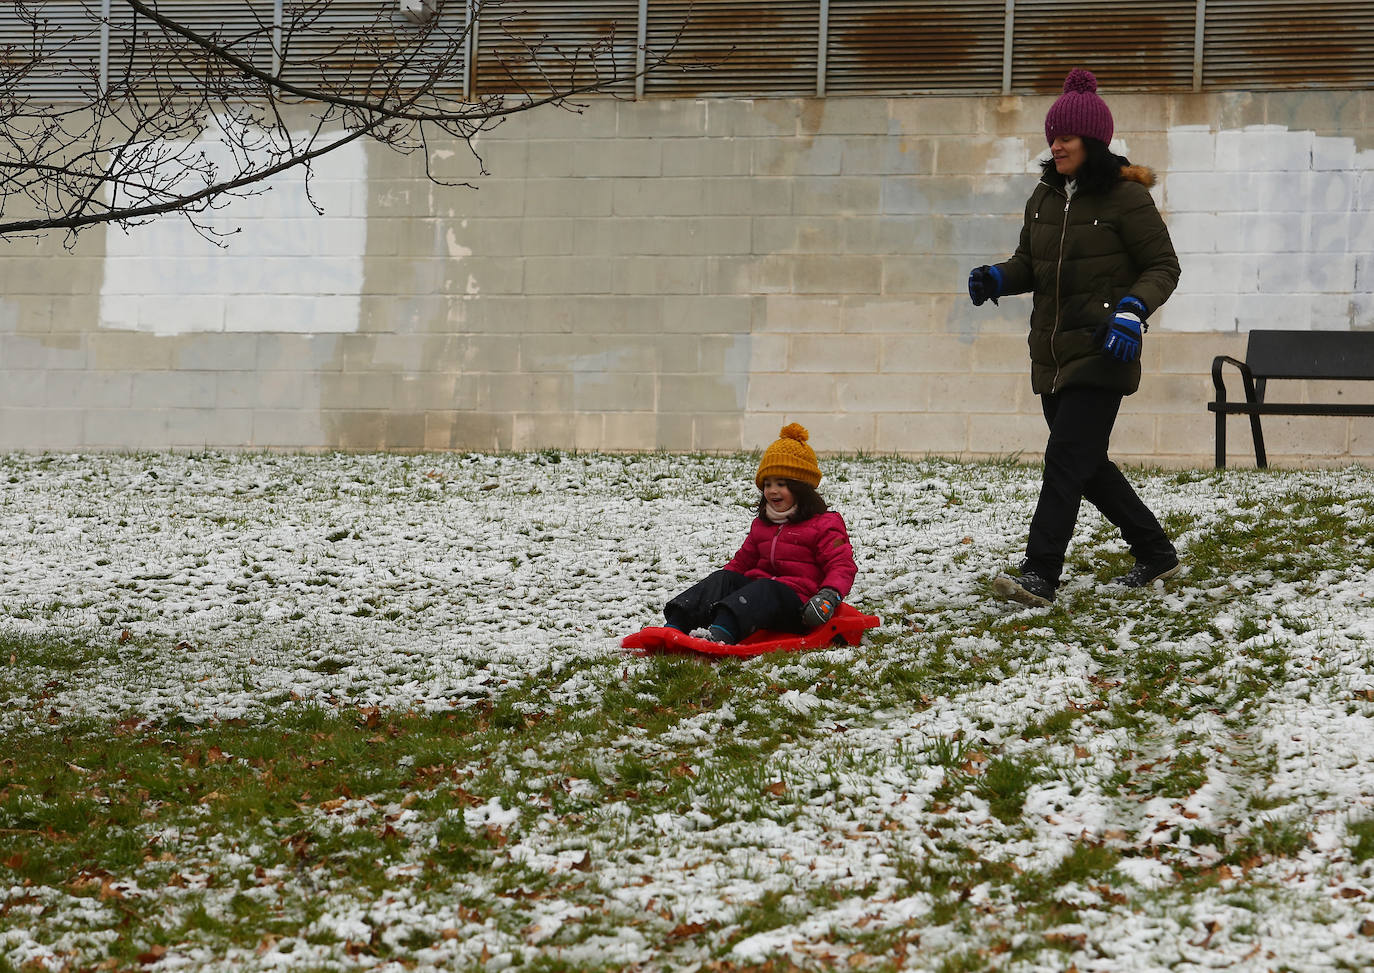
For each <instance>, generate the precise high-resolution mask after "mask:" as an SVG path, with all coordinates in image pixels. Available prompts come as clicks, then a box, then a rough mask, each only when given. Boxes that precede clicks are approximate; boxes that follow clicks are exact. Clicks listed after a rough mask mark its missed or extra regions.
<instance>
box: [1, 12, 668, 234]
mask: <svg viewBox="0 0 1374 973" xmlns="http://www.w3.org/2000/svg"><path fill="white" fill-rule="evenodd" d="M434 6H435V10H434V13H433V15H432V16H431V17H429V18H428V19H427V20H425V21H424V22H423V23H421V24H418V25H412V24H410V23H409V22H408V21H405V20H404V19H402V18H401V17H400V16H399V15H397V14H395V13H394V9H395V8H394V4H393V3H392V2H388V0H377V14H376V16H375V17H374V18H373V19H372V20H371V21H370V22H368V23H351V24H350V23H347V22H346V21H345V20H344V19H343V18H342V16H341V14H340V13H339V10H340V7H339V5H337V4H336V5H334V8H333V9H331V5H330V3H329V0H285V3H284V4H283V12H282V16H281V20H280V23H277V22H274V19H273V12H272V2H271V0H235V2H234V3H227V2H226V3H225V4H224V5H223V11H222V12H219V13H206V12H205V11H204V8H192V11H191V12H190V13H187V12H184V11H185V10H186V8H185V7H184V6H183V5H180V4H177V3H173V2H169V0H111V13H110V17H109V18H108V20H102V19H101V15H100V0H78V2H75V3H68V4H64V5H62V7H61V8H57V9H59V10H61V11H63V12H64V14H65V17H64V19H62V20H60V21H57V20H53V19H49V18H48V17H45V9H46V10H51V9H53V8H51V7H50V6H49V5H46V4H44V3H43V2H41V0H10V7H11V8H12V9H11V10H9V11H8V12H0V28H5V36H11V37H22V40H20V41H18V42H15V43H11V44H9V45H8V46H5V47H0V237H12V236H18V235H42V234H44V233H47V232H51V231H54V230H61V231H65V232H66V234H67V237H66V239H67V244H68V246H70V245H71V244H72V242H73V241H74V240H75V237H76V235H77V234H79V233H80V232H81V231H82V230H85V229H88V228H90V227H92V226H98V225H101V224H115V225H119V226H124V227H129V226H134V225H138V224H140V223H143V222H146V221H148V220H150V219H153V218H156V217H159V216H164V215H166V214H172V213H177V214H180V215H182V216H183V217H184V218H185V219H187V220H188V221H190V223H191V224H192V225H193V226H195V227H196V228H197V229H198V230H199V231H200V232H201V233H203V234H206V235H209V236H212V237H213V236H217V235H221V234H222V231H217V230H214V229H212V228H211V227H210V226H209V224H208V222H207V220H206V219H205V218H204V215H203V214H206V213H208V212H210V211H212V210H216V209H219V208H221V207H223V206H224V205H225V204H227V203H228V202H230V201H231V200H232V199H234V198H239V197H244V196H250V195H253V194H254V193H257V192H261V191H263V190H264V189H265V188H266V187H265V186H264V180H267V179H270V178H271V177H273V176H276V175H279V174H281V173H284V172H287V171H290V170H299V171H300V172H301V173H302V178H303V179H304V181H305V183H306V187H307V193H308V191H309V180H310V177H311V172H312V167H311V164H312V163H313V162H314V161H315V160H317V159H319V158H320V157H322V156H324V155H327V154H328V153H330V152H334V151H336V150H338V149H340V148H342V147H343V146H345V145H348V144H350V143H352V142H355V141H357V140H359V139H367V140H370V141H372V142H376V143H379V144H382V145H385V146H387V147H389V148H391V149H393V150H394V151H397V152H400V153H411V152H420V153H423V156H424V159H425V174H426V176H427V178H429V179H431V180H433V181H435V182H440V183H443V182H444V179H443V178H442V177H441V176H440V175H439V174H438V173H436V172H435V170H434V169H433V168H432V166H431V159H432V154H431V151H430V147H431V146H432V145H433V143H434V141H435V139H436V138H440V137H442V138H450V139H458V140H461V141H463V142H464V143H465V144H466V145H467V147H468V149H469V151H471V152H472V154H473V157H474V158H475V159H476V160H477V162H478V166H479V171H480V172H482V173H485V171H486V170H485V166H483V165H482V162H481V158H480V156H479V155H478V154H477V151H476V148H475V145H474V140H475V139H476V138H477V137H478V136H479V135H480V134H481V133H483V132H485V131H487V130H489V129H491V128H492V127H493V126H495V125H498V124H499V123H500V122H501V121H502V120H504V119H505V118H508V117H510V116H512V115H514V114H517V113H519V112H526V111H530V110H532V109H535V108H540V107H543V106H561V107H563V108H565V109H570V110H574V111H580V110H581V109H582V108H583V107H584V106H583V105H581V104H578V103H576V102H575V101H573V99H576V98H578V97H579V96H582V95H586V94H591V93H598V92H600V93H607V94H610V95H613V96H620V95H621V92H622V91H623V86H624V85H625V84H626V83H627V82H631V81H633V79H634V78H635V77H636V74H635V66H634V65H635V55H636V53H637V52H636V51H635V50H634V48H633V46H632V45H630V46H626V45H625V44H624V43H623V42H620V43H618V40H619V38H620V37H623V36H633V31H632V30H631V27H632V26H633V25H631V24H626V25H623V28H622V29H620V30H619V31H617V27H616V25H614V24H612V25H610V27H609V28H608V29H605V28H603V29H602V30H601V32H600V33H599V34H598V35H597V36H594V37H593V38H592V39H591V40H586V41H582V42H580V43H575V44H571V45H570V44H561V45H560V44H557V43H552V42H550V41H549V38H548V37H547V35H542V36H541V35H540V34H539V33H538V25H537V24H535V23H534V22H533V19H532V17H531V15H530V14H529V13H528V11H526V10H525V9H524V8H523V7H522V6H521V4H520V3H519V2H517V0H474V7H475V10H476V22H477V23H478V24H479V25H480V30H481V31H482V32H483V36H484V37H485V38H493V37H495V38H497V39H498V40H499V41H501V43H492V44H486V45H484V47H483V50H482V62H481V63H482V70H483V72H484V73H485V72H490V73H491V74H492V76H493V77H495V78H499V79H500V82H499V85H493V87H499V89H500V90H499V91H496V90H492V91H486V92H484V91H483V90H482V89H481V87H480V85H479V87H478V90H477V93H476V94H473V93H471V92H468V93H467V94H466V96H465V93H464V91H463V81H462V79H463V77H464V73H465V72H471V73H474V74H475V71H476V68H475V67H474V66H473V65H469V64H467V63H466V59H467V57H468V54H469V48H470V47H471V46H473V45H471V41H472V39H473V24H472V23H470V22H469V19H468V16H467V7H468V4H467V3H466V2H465V0H436V2H435V4H434ZM197 9H199V11H200V12H199V13H197V12H196V10H197ZM212 9H214V8H212ZM346 9H347V10H356V8H353V7H350V8H346ZM73 11H77V12H82V11H84V13H82V14H81V15H80V16H73V14H72V12H73ZM16 28H17V29H16ZM102 34H107V35H108V38H109V43H108V48H107V49H108V57H107V58H106V59H105V61H104V62H103V65H102V64H101V63H97V62H98V59H97V58H95V57H94V55H93V52H95V51H98V50H99V48H100V43H101V40H100V39H101V36H102ZM680 34H681V30H679V32H678V35H679V36H680ZM676 46H677V44H676V40H674V42H673V43H672V44H670V45H669V46H668V47H667V48H666V49H664V50H660V51H654V52H646V53H645V58H644V65H645V66H644V71H645V72H646V73H647V72H649V71H655V70H663V69H665V68H668V67H677V66H678V65H677V64H676V62H675V57H674V54H675V50H676ZM45 84H46V85H48V87H53V86H57V87H59V88H61V89H62V97H61V98H55V97H48V98H46V99H44V98H39V97H38V96H37V95H36V94H35V92H36V91H38V90H41V89H42V87H43V86H44V85H45ZM212 150H213V151H212ZM453 184H454V185H466V183H462V182H461V181H460V182H456V183H453Z"/></svg>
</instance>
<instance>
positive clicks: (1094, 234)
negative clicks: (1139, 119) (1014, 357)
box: [997, 165, 1179, 395]
mask: <svg viewBox="0 0 1374 973" xmlns="http://www.w3.org/2000/svg"><path fill="white" fill-rule="evenodd" d="M1154 182H1155V176H1154V172H1153V171H1151V170H1150V169H1148V168H1146V167H1144V166H1133V165H1125V166H1123V167H1122V168H1121V171H1120V175H1119V178H1118V179H1117V180H1116V181H1115V182H1114V183H1113V184H1112V185H1111V188H1110V189H1108V190H1106V191H1105V192H1085V191H1080V192H1077V193H1074V194H1073V197H1072V198H1070V197H1069V195H1068V193H1067V192H1066V191H1065V188H1064V179H1063V177H1062V176H1060V175H1059V174H1058V173H1057V172H1055V171H1054V170H1053V169H1050V170H1049V171H1047V172H1046V173H1045V175H1044V176H1043V177H1042V178H1041V181H1040V183H1039V184H1038V185H1036V187H1035V190H1034V192H1032V193H1031V196H1030V200H1029V201H1028V202H1027V203H1026V219H1025V224H1024V225H1023V226H1022V228H1021V240H1020V243H1019V244H1018V246H1017V248H1016V253H1015V254H1014V255H1013V256H1012V258H1011V259H1010V260H1008V261H1006V262H1005V263H1001V264H998V265H997V269H998V270H999V271H1000V272H1001V274H1002V288H1001V292H1002V293H1003V294H1024V293H1026V292H1027V291H1030V292H1032V294H1033V298H1032V303H1031V325H1030V338H1029V344H1030V358H1031V387H1032V388H1033V389H1034V391H1035V393H1036V394H1037V395H1043V394H1045V393H1047V392H1061V391H1063V390H1064V389H1065V388H1068V387H1070V386H1074V385H1086V386H1094V387H1098V388H1106V389H1111V390H1112V391H1115V392H1120V393H1121V394H1122V395H1130V394H1131V393H1132V392H1134V391H1135V390H1136V389H1137V388H1139V387H1140V362H1139V361H1134V362H1129V363H1127V362H1120V361H1117V360H1116V359H1114V358H1110V357H1107V356H1106V355H1103V354H1102V339H1103V331H1102V328H1103V327H1104V326H1105V325H1106V324H1107V323H1108V322H1109V321H1111V319H1112V317H1113V315H1114V314H1115V311H1116V305H1117V302H1118V301H1120V300H1121V299H1122V298H1123V297H1126V296H1127V295H1130V296H1132V297H1136V298H1138V299H1139V300H1141V301H1142V302H1144V304H1145V307H1146V308H1147V309H1148V310H1149V312H1150V313H1154V312H1155V311H1156V310H1158V309H1159V306H1160V305H1161V304H1163V303H1164V302H1165V301H1166V300H1168V298H1169V295H1170V294H1172V293H1173V291H1174V288H1175V287H1177V286H1178V278H1179V266H1178V256H1177V255H1176V254H1175V253H1174V245H1173V242H1172V241H1171V240H1170V239H1169V231H1168V229H1167V228H1165V226H1164V220H1163V219H1161V218H1160V215H1159V210H1158V209H1156V208H1155V204H1154V200H1153V199H1151V198H1150V193H1149V187H1150V186H1153V185H1154Z"/></svg>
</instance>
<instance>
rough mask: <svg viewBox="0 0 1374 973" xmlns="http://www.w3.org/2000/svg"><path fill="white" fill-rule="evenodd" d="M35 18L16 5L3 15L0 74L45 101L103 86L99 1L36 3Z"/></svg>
mask: <svg viewBox="0 0 1374 973" xmlns="http://www.w3.org/2000/svg"><path fill="white" fill-rule="evenodd" d="M29 8H30V9H31V10H33V11H34V13H35V15H36V16H35V19H34V20H33V21H32V22H29V21H25V20H23V19H21V18H20V16H19V13H18V10H17V8H12V9H11V10H9V11H8V12H6V13H3V14H0V65H2V67H0V76H2V77H3V78H5V79H6V83H7V84H8V83H9V82H8V79H10V78H17V79H22V80H21V81H20V84H19V90H20V91H22V92H23V93H24V94H25V95H28V96H29V97H31V98H38V99H42V100H45V101H48V100H51V101H66V100H73V99H83V100H84V99H85V98H88V97H90V96H92V95H94V94H95V93H96V92H97V91H98V90H99V85H100V0H64V2H46V3H33V4H30V5H29Z"/></svg>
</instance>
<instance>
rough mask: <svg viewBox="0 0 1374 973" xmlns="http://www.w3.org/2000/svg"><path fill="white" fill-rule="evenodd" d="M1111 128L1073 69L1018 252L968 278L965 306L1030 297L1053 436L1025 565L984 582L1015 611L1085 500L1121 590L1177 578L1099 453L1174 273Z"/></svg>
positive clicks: (1052, 116) (1048, 572)
mask: <svg viewBox="0 0 1374 973" xmlns="http://www.w3.org/2000/svg"><path fill="white" fill-rule="evenodd" d="M1112 128H1113V126H1112V113H1111V112H1110V111H1109V110H1108V108H1107V104H1106V102H1104V101H1103V100H1102V99H1101V98H1100V97H1099V96H1098V95H1097V79H1096V78H1095V77H1094V76H1093V75H1092V73H1091V72H1088V71H1083V70H1074V71H1070V72H1069V75H1068V77H1067V78H1065V79H1064V93H1063V94H1062V95H1061V96H1060V97H1059V99H1058V100H1057V101H1055V103H1054V104H1053V105H1052V106H1051V107H1050V110H1049V113H1048V114H1047V115H1046V116H1045V140H1046V141H1047V142H1048V143H1049V146H1050V153H1051V157H1050V158H1049V159H1048V160H1046V161H1045V163H1044V164H1043V170H1044V171H1043V173H1042V175H1041V177H1040V182H1039V184H1037V185H1036V187H1035V190H1034V191H1033V192H1032V193H1031V196H1030V200H1029V201H1028V202H1027V203H1026V217H1025V224H1024V225H1023V226H1022V228H1021V240H1020V243H1019V245H1018V246H1017V248H1016V253H1015V254H1014V255H1013V256H1012V258H1011V259H1010V260H1007V261H1005V262H1004V263H1000V264H996V265H995V266H982V267H978V268H976V269H974V270H973V272H972V273H970V274H969V280H968V291H969V297H970V298H971V299H972V300H973V303H974V304H975V305H981V304H982V303H983V302H984V301H986V300H991V301H992V302H993V303H996V302H997V299H998V298H999V297H1002V296H1004V295H1007V294H1023V293H1025V292H1027V291H1030V292H1031V293H1032V295H1033V299H1032V305H1031V330H1030V357H1031V387H1032V388H1033V390H1034V391H1035V393H1036V394H1037V395H1039V396H1040V402H1041V409H1042V411H1043V412H1044V414H1045V421H1046V422H1047V423H1048V424H1049V427H1050V438H1049V441H1048V443H1046V445H1045V472H1044V478H1043V480H1042V481H1041V485H1040V499H1039V502H1038V503H1037V504H1036V507H1035V514H1034V516H1033V517H1032V518H1031V525H1030V536H1029V539H1028V541H1027V543H1026V557H1025V560H1023V561H1022V562H1021V566H1020V570H1019V571H1018V572H1014V573H1009V574H1002V575H999V576H998V577H997V578H996V579H994V581H993V590H994V591H996V592H997V594H998V595H1000V596H1001V597H1004V598H1011V599H1013V600H1015V601H1019V602H1021V603H1023V604H1029V605H1048V604H1050V603H1051V602H1052V601H1054V593H1055V590H1056V589H1057V588H1058V587H1059V576H1060V573H1061V571H1062V570H1063V567H1064V552H1065V551H1066V550H1067V549H1068V546H1069V539H1070V538H1071V537H1072V536H1073V528H1074V522H1075V521H1076V520H1077V519H1078V507H1079V503H1080V501H1082V500H1083V499H1085V498H1086V499H1087V501H1088V502H1089V503H1091V504H1092V505H1093V506H1095V507H1097V509H1098V510H1100V511H1102V514H1103V516H1105V517H1106V518H1107V519H1108V520H1109V521H1111V522H1112V523H1113V524H1114V525H1115V526H1116V527H1117V529H1119V530H1120V531H1121V534H1122V536H1123V537H1124V538H1125V539H1126V542H1127V543H1128V544H1130V547H1131V553H1132V554H1133V555H1135V560H1136V563H1135V567H1134V568H1132V569H1131V570H1130V571H1129V572H1127V573H1126V574H1125V575H1123V576H1121V577H1119V578H1117V579H1116V581H1117V582H1118V583H1120V584H1123V585H1126V586H1127V587H1132V588H1137V587H1141V586H1144V585H1147V584H1151V583H1153V582H1155V581H1158V580H1160V579H1162V578H1168V577H1172V576H1173V575H1175V574H1177V573H1178V570H1179V562H1178V553H1177V551H1175V549H1174V545H1173V544H1172V543H1171V542H1170V541H1169V538H1168V536H1167V535H1166V534H1165V533H1164V529H1163V528H1162V527H1161V526H1160V524H1159V521H1158V520H1157V519H1156V518H1155V515H1154V514H1152V513H1151V512H1150V510H1149V508H1148V507H1146V506H1145V504H1144V503H1142V502H1141V500H1140V498H1139V497H1138V496H1136V494H1135V491H1134V490H1132V489H1131V485H1130V484H1129V483H1127V482H1126V478H1125V477H1124V476H1122V475H1121V471H1120V470H1118V469H1117V468H1116V466H1115V465H1114V464H1113V463H1112V462H1111V461H1110V460H1109V459H1108V458H1107V445H1108V441H1109V440H1110V438H1111V434H1112V425H1113V424H1114V423H1115V421H1116V414H1117V410H1118V409H1119V408H1120V406H1121V399H1122V397H1123V396H1127V395H1130V394H1131V393H1132V392H1134V391H1135V390H1136V388H1138V387H1139V385H1140V345H1141V338H1142V336H1143V334H1144V332H1145V331H1147V330H1149V328H1148V325H1147V324H1146V323H1145V322H1146V319H1147V318H1148V317H1149V315H1150V314H1151V313H1152V312H1154V311H1156V310H1158V309H1159V306H1160V305H1161V304H1163V303H1164V302H1165V301H1166V300H1167V299H1168V297H1169V295H1170V294H1172V293H1173V290H1174V288H1175V287H1176V286H1177V285H1178V278H1179V266H1178V257H1177V256H1176V255H1175V254H1174V247H1173V243H1172V242H1171V241H1170V239H1169V231H1168V230H1167V229H1165V227H1164V221H1163V220H1162V219H1161V218H1160V215H1159V211H1158V210H1157V209H1156V208H1155V204H1154V200H1152V199H1151V198H1150V193H1149V187H1150V186H1152V185H1153V184H1154V181H1155V180H1154V173H1153V172H1151V171H1150V170H1149V169H1147V168H1145V167H1143V166H1133V165H1131V164H1130V163H1129V162H1128V161H1127V160H1126V159H1124V158H1122V157H1121V156H1118V155H1114V154H1113V153H1112V152H1111V151H1110V150H1109V149H1108V148H1107V144H1108V143H1109V142H1110V141H1111V139H1112Z"/></svg>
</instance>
